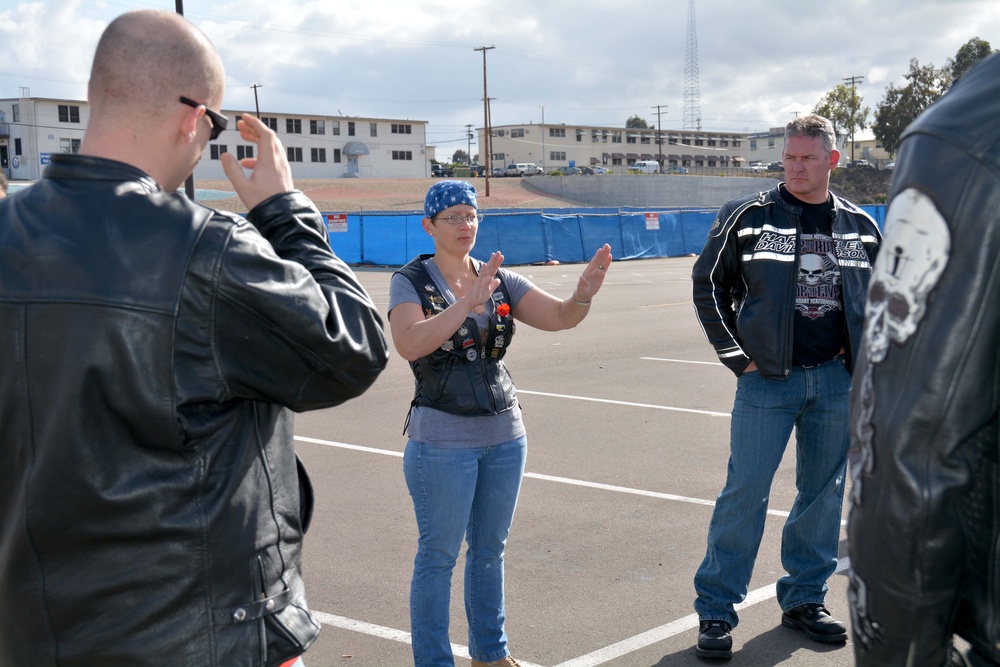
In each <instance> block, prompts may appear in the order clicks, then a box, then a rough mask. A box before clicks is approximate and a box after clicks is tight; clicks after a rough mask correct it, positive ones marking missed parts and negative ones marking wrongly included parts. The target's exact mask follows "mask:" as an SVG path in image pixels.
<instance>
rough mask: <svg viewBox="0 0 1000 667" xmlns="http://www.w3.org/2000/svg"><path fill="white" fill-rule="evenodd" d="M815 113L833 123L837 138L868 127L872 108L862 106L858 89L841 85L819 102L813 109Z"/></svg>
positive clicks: (844, 84)
mask: <svg viewBox="0 0 1000 667" xmlns="http://www.w3.org/2000/svg"><path fill="white" fill-rule="evenodd" d="M813 113H815V114H819V115H820V116H823V117H824V118H826V119H827V120H829V121H830V122H831V123H833V131H834V132H835V133H836V134H837V136H852V135H853V133H854V131H855V130H863V129H865V128H866V127H867V126H868V114H869V113H871V107H863V106H861V96H860V95H858V90H857V88H853V87H851V86H848V85H847V84H846V83H841V84H839V85H838V86H837V87H836V88H834V89H833V90H831V91H830V92H828V93H827V94H826V97H824V98H823V99H821V100H820V101H819V104H817V105H816V106H815V107H814V108H813Z"/></svg>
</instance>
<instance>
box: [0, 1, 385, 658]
mask: <svg viewBox="0 0 1000 667" xmlns="http://www.w3.org/2000/svg"><path fill="white" fill-rule="evenodd" d="M223 93H224V72H223V67H222V63H221V61H220V59H219V56H218V54H217V53H216V51H215V49H214V48H213V46H212V44H211V43H210V42H209V40H208V39H207V38H206V36H205V35H204V34H202V33H201V31H199V30H198V29H197V28H195V27H194V26H193V25H192V24H190V23H188V22H187V21H186V20H184V19H183V18H182V17H180V16H178V15H175V14H171V13H168V12H160V11H148V10H144V11H136V12H130V13H128V14H125V15H123V16H121V17H119V18H118V19H116V20H115V21H114V22H113V23H112V24H111V25H110V26H108V28H107V30H106V31H105V32H104V35H103V36H102V38H101V40H100V43H99V45H98V47H97V52H96V54H95V56H94V64H93V70H92V74H91V79H90V87H89V101H90V108H91V117H90V124H89V127H88V128H87V132H86V136H85V138H84V140H83V143H82V145H81V152H80V153H79V154H57V155H53V156H52V160H51V163H50V164H49V165H48V166H47V167H46V169H45V173H44V174H43V178H42V179H41V180H40V181H39V182H38V183H36V184H34V185H32V187H31V188H28V189H26V190H25V191H23V192H21V193H19V194H18V196H17V197H12V198H10V199H9V200H8V201H6V202H5V203H4V204H3V206H0V442H2V443H3V446H2V448H0V591H2V593H0V665H33V666H50V665H51V666H55V665H59V666H61V667H85V666H86V667H91V666H96V665H100V666H101V667H112V666H115V665H122V666H124V665H128V666H129V667H136V666H142V665H171V667H177V666H181V665H188V666H192V667H204V666H211V665H225V666H227V667H228V666H230V665H240V666H244V665H254V666H257V665H262V666H265V665H266V666H268V667H273V666H278V665H284V664H287V663H290V662H293V661H295V660H297V659H298V658H299V656H301V655H302V654H303V653H304V652H305V651H306V649H307V648H308V647H309V646H310V644H311V643H312V642H313V641H314V640H315V638H316V636H317V633H318V631H319V622H318V621H317V619H316V618H315V617H314V615H313V614H312V613H311V612H310V610H309V607H308V605H307V603H306V597H305V592H304V583H303V579H302V573H301V548H302V539H303V535H304V533H305V530H306V527H307V526H308V523H309V520H310V517H311V512H312V493H311V487H310V484H309V480H308V477H307V476H306V473H305V469H304V468H303V466H302V464H301V462H300V461H299V460H298V458H297V457H296V455H295V451H294V449H293V442H292V436H293V432H294V431H293V423H292V415H291V411H301V410H310V409H317V408H324V407H329V406H333V405H337V404H339V403H342V402H344V401H346V400H348V399H350V398H353V397H355V396H358V395H359V394H361V393H362V392H363V391H365V390H366V389H367V388H368V387H369V386H370V385H371V383H372V382H374V380H375V378H376V376H377V375H378V374H379V373H380V372H381V371H382V369H383V368H384V367H385V364H386V362H387V358H388V352H387V348H386V341H385V337H384V334H383V329H382V321H381V319H380V317H379V315H378V311H377V309H376V307H375V305H374V304H373V303H372V301H371V299H370V298H369V296H368V295H367V294H366V293H365V291H364V289H363V288H362V287H361V285H360V284H359V283H358V281H357V279H356V277H355V276H354V274H353V273H352V272H351V270H350V269H349V268H348V267H347V265H345V264H344V263H343V262H342V261H341V260H340V259H338V258H337V257H336V255H334V253H333V252H332V251H331V249H330V246H329V244H328V242H327V240H326V235H325V228H324V224H323V221H322V216H321V215H320V214H319V212H318V211H317V210H316V208H315V206H314V205H313V204H312V202H310V201H309V200H308V199H307V198H306V197H305V196H303V195H302V193H300V192H298V191H296V190H295V189H294V185H293V183H292V178H291V171H290V169H289V166H288V163H287V161H286V159H285V152H284V149H283V147H282V145H281V143H280V142H279V141H278V139H277V138H276V137H275V135H274V133H273V132H272V131H271V130H270V129H268V128H267V127H266V126H264V125H263V124H262V123H261V122H260V121H259V120H257V119H256V118H254V117H252V116H249V115H244V116H243V117H242V119H240V120H239V121H238V122H237V123H236V130H237V131H238V132H239V134H240V138H241V140H243V141H246V142H251V143H254V144H256V146H257V158H256V159H248V160H243V161H242V162H240V161H238V160H236V158H234V157H233V156H231V155H228V154H226V155H223V167H224V168H225V170H226V174H227V175H228V177H229V178H230V180H231V181H232V183H233V186H234V188H235V189H236V192H237V193H238V194H239V196H240V198H241V199H242V200H243V202H244V203H245V204H246V206H247V209H248V211H249V213H248V214H247V216H246V219H244V218H241V217H239V216H236V215H232V214H229V213H223V212H219V211H215V210H212V209H209V208H206V207H203V206H200V205H197V204H195V203H193V202H191V201H189V200H188V199H187V198H185V197H184V196H183V195H182V194H180V193H178V192H177V191H176V190H177V188H178V187H179V186H180V185H181V183H182V182H183V181H184V179H185V178H186V177H187V176H188V175H189V174H191V172H192V170H193V169H194V166H195V164H196V163H197V161H198V158H199V156H200V155H201V154H202V152H203V151H204V148H205V145H206V144H207V143H208V142H209V141H210V140H214V139H216V138H217V137H218V136H219V135H220V134H221V133H222V132H224V131H232V130H231V129H230V130H227V127H229V126H228V123H227V119H226V118H225V117H224V116H222V115H221V114H220V113H218V112H217V111H215V109H219V107H220V104H221V102H222V98H223ZM244 170H249V171H250V173H249V175H247V173H246V172H245V171H244Z"/></svg>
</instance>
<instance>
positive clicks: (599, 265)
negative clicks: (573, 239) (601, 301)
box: [574, 243, 611, 302]
mask: <svg viewBox="0 0 1000 667" xmlns="http://www.w3.org/2000/svg"><path fill="white" fill-rule="evenodd" d="M610 266H611V246H609V245H608V244H607V243H605V244H604V245H603V246H602V247H600V248H598V250H597V252H595V253H594V257H593V259H591V260H590V263H589V264H587V268H585V269H584V270H583V273H581V274H580V280H578V281H577V283H576V296H575V297H574V298H576V300H578V301H582V302H588V301H590V300H591V299H592V298H594V295H595V294H597V293H598V292H599V291H600V289H601V285H603V284H604V276H606V275H607V272H608V268H609V267H610Z"/></svg>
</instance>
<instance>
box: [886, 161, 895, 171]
mask: <svg viewBox="0 0 1000 667" xmlns="http://www.w3.org/2000/svg"><path fill="white" fill-rule="evenodd" d="M895 168H896V163H895V162H890V163H889V164H887V165H885V170H886V171H892V170H893V169H895Z"/></svg>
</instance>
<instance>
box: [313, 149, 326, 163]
mask: <svg viewBox="0 0 1000 667" xmlns="http://www.w3.org/2000/svg"><path fill="white" fill-rule="evenodd" d="M310 151H311V158H312V162H326V149H325V148H312V149H310Z"/></svg>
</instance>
